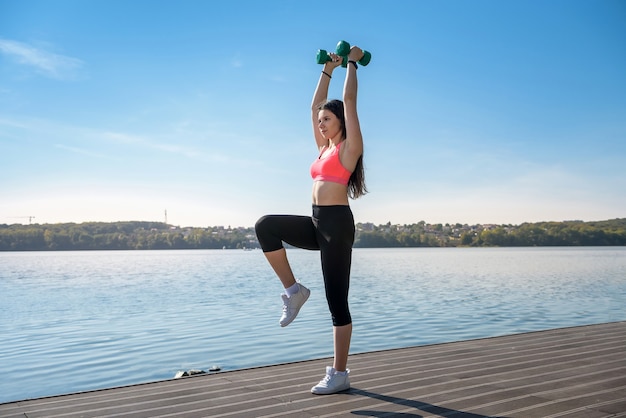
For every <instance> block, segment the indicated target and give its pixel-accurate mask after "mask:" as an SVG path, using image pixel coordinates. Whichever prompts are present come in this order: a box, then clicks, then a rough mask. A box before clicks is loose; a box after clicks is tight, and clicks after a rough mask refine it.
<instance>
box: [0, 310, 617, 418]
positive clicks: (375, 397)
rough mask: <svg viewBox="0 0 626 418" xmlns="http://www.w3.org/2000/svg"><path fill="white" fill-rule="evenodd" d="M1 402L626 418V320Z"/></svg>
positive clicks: (94, 407) (63, 410) (105, 409)
mask: <svg viewBox="0 0 626 418" xmlns="http://www.w3.org/2000/svg"><path fill="white" fill-rule="evenodd" d="M328 362H329V359H318V360H311V361H303V362H296V363H289V364H280V365H273V366H266V367H258V368H251V369H245V370H235V371H225V372H219V373H215V374H208V375H196V376H191V377H187V378H183V379H173V380H165V381H160V382H154V383H146V384H140V385H132V386H125V387H120V388H111V389H104V390H97V391H90V392H83V393H77V394H70V395H61V396H53V397H46V398H40V399H32V400H23V401H16V402H10V403H4V404H0V417H1V418H13V417H22V418H24V417H29V418H35V417H47V418H49V417H66V418H69V417H137V418H142V417H151V418H152V417H206V416H221V417H247V416H249V417H260V416H265V417H280V416H298V417H323V416H326V417H337V416H352V417H355V416H356V417H358V416H365V417H394V416H397V417H451V418H481V417H512V418H513V417H524V418H533V417H541V418H545V417H554V418H557V417H588V418H596V417H597V418H601V417H616V416H626V321H624V322H613V323H607V324H597V325H587V326H580V327H571V328H561V329H555V330H548V331H539V332H530V333H523V334H515V335H508V336H500V337H493V338H485V339H478V340H470V341H460V342H454V343H445V344H436V345H428V346H419V347H410V348H402V349H394V350H385V351H377V352H371V353H363V354H356V355H352V356H351V357H350V368H351V370H352V373H351V381H352V389H351V390H350V391H348V392H346V393H341V394H337V395H332V396H315V395H311V394H310V392H309V390H310V387H311V386H312V385H313V384H314V383H316V382H317V381H318V380H319V379H320V378H321V377H322V374H323V370H324V367H325V365H326V364H327V363H328Z"/></svg>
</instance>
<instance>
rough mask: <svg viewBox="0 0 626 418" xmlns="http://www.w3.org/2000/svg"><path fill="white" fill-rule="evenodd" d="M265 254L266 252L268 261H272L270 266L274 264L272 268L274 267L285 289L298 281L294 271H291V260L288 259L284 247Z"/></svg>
mask: <svg viewBox="0 0 626 418" xmlns="http://www.w3.org/2000/svg"><path fill="white" fill-rule="evenodd" d="M263 254H265V258H267V261H268V262H269V263H270V266H272V269H274V272H275V273H276V275H277V276H278V278H279V279H280V282H281V283H282V284H283V287H284V288H285V289H287V288H288V287H291V286H293V285H294V284H295V283H296V278H295V277H294V275H293V271H291V266H290V265H289V260H287V251H286V250H285V249H284V248H281V249H280V250H276V251H269V252H266V253H263Z"/></svg>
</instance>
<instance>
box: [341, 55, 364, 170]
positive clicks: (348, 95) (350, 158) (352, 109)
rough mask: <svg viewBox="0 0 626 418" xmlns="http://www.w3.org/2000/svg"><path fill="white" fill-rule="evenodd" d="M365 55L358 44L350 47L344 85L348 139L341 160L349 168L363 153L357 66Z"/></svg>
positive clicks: (351, 167) (353, 165)
mask: <svg viewBox="0 0 626 418" xmlns="http://www.w3.org/2000/svg"><path fill="white" fill-rule="evenodd" d="M362 57H363V51H362V50H361V49H360V48H359V47H356V46H353V47H352V48H351V49H350V54H349V55H348V61H354V63H353V62H349V63H348V68H347V71H346V81H345V83H344V86H343V106H344V117H345V119H346V140H345V145H344V146H343V147H342V148H341V154H342V155H341V160H342V162H343V163H344V165H345V166H346V167H347V168H350V169H353V168H354V167H355V166H356V163H357V161H358V159H359V157H360V156H361V155H362V154H363V137H362V135H361V125H360V124H359V116H358V114H357V110H356V98H357V88H358V83H357V67H356V65H355V64H356V61H358V60H360V59H361V58H362Z"/></svg>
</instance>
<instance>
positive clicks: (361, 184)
mask: <svg viewBox="0 0 626 418" xmlns="http://www.w3.org/2000/svg"><path fill="white" fill-rule="evenodd" d="M317 110H318V111H320V110H330V111H331V112H333V114H334V115H335V116H337V118H338V119H339V121H340V123H341V133H342V135H343V138H344V140H345V139H346V118H345V116H344V113H343V102H342V101H341V100H329V101H327V102H326V103H322V104H321V105H320V106H319V107H318V108H317ZM366 193H367V187H366V186H365V169H364V167H363V154H361V156H360V157H359V159H358V161H357V162H356V167H354V171H353V172H352V174H351V175H350V180H348V196H349V197H350V198H351V199H358V198H359V197H361V196H363V195H365V194H366Z"/></svg>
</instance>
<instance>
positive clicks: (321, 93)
mask: <svg viewBox="0 0 626 418" xmlns="http://www.w3.org/2000/svg"><path fill="white" fill-rule="evenodd" d="M329 56H330V58H331V59H332V60H331V61H328V62H327V63H325V64H324V69H323V70H322V72H321V73H320V78H319V81H318V82H317V87H316V88H315V93H314V94H313V101H312V102H311V118H312V122H313V134H314V135H315V143H316V144H317V148H318V149H321V148H322V147H323V146H325V145H328V140H327V139H325V138H324V137H323V136H322V134H321V132H320V131H319V129H318V127H317V125H318V117H317V115H318V111H317V108H318V107H319V106H320V105H321V104H322V103H324V102H325V101H326V100H327V99H328V86H329V85H330V79H331V78H332V75H333V70H334V69H335V68H337V67H338V66H339V65H341V57H339V56H338V55H335V54H329Z"/></svg>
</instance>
